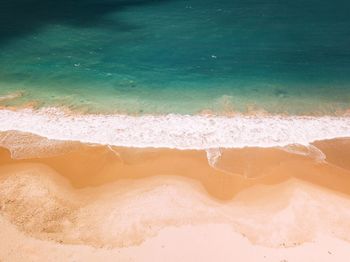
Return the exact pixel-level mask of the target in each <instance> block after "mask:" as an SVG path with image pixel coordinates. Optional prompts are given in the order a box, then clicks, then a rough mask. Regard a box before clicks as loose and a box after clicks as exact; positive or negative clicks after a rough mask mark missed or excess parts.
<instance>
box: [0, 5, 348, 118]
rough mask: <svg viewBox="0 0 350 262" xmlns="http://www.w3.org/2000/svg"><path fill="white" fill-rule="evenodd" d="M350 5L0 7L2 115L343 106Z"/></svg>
mask: <svg viewBox="0 0 350 262" xmlns="http://www.w3.org/2000/svg"><path fill="white" fill-rule="evenodd" d="M349 14H350V2H347V1H326V0H318V1H314V0H309V1H307V0H305V1H301V0H294V1H287V0H266V1H262V0H237V1H234V0H231V1H228V0H218V1H208V0H202V1H199V0H188V1H182V0H163V1H161V0H159V1H147V0H140V1H116V0H84V1H83V0H75V1H73V0H71V1H68V0H65V1H54V0H45V1H44V0H21V1H20V0H1V1H0V95H4V94H7V93H9V92H15V91H22V92H23V97H22V98H21V99H17V100H14V101H5V102H2V104H8V105H10V104H19V103H23V102H26V101H32V100H35V101H37V102H38V106H48V105H62V104H63V105H67V106H70V107H71V108H85V109H86V110H88V111H103V112H105V111H109V112H124V113H190V114H193V113H198V112H201V111H203V110H211V111H214V112H216V113H219V114H221V113H228V112H231V111H243V112H245V111H249V110H266V111H269V112H272V113H289V114H310V113H312V114H314V113H317V114H329V113H335V112H337V111H342V110H346V109H348V108H349V107H350V15H349Z"/></svg>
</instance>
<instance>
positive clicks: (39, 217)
mask: <svg viewBox="0 0 350 262" xmlns="http://www.w3.org/2000/svg"><path fill="white" fill-rule="evenodd" d="M14 141H15V143H14ZM0 143H1V146H2V148H0V261H349V257H350V243H349V241H350V197H349V195H350V168H349V163H350V153H347V152H350V142H349V140H348V139H337V140H330V141H318V142H315V143H314V145H315V146H316V147H317V148H318V149H320V150H321V151H322V152H323V153H324V154H325V156H323V155H322V153H321V152H319V151H318V150H317V149H315V148H313V147H310V148H305V147H302V146H293V147H290V148H283V149H281V148H266V149H261V148H245V149H225V150H221V157H220V159H218V161H217V163H216V164H215V166H214V167H211V166H210V165H209V164H208V160H207V155H206V152H205V151H195V150H193V151H189V150H188V151H179V150H170V149H142V150H141V149H131V148H117V147H108V146H99V145H85V144H80V143H77V142H74V143H72V142H60V141H49V140H47V139H45V138H40V137H36V136H33V135H29V134H24V133H18V132H7V133H0ZM28 149H30V150H28ZM291 152H293V153H291ZM324 157H325V159H324Z"/></svg>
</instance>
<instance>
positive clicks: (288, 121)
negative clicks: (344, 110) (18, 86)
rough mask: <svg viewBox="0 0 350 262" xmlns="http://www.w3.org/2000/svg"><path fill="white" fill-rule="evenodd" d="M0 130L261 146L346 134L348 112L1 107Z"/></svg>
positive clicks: (84, 138)
mask: <svg viewBox="0 0 350 262" xmlns="http://www.w3.org/2000/svg"><path fill="white" fill-rule="evenodd" d="M0 131H3V132H4V131H21V132H28V133H32V134H35V135H39V136H42V137H46V138H49V139H52V140H62V141H79V142H82V143H92V144H102V145H110V146H119V147H134V148H172V149H182V150H185V149H189V150H191V149H199V150H202V149H215V148H244V147H265V148H266V147H277V146H280V147H284V146H288V145H292V144H300V145H304V146H309V145H310V144H311V143H312V142H314V141H317V140H327V139H335V138H347V137H350V117H346V116H343V117H331V116H322V117H311V116H309V117H307V116H278V115H276V116H275V115H271V116H266V115H265V116H264V115H252V116H244V115H236V116H232V117H229V116H210V115H208V116H202V115H193V116H190V115H175V114H172V115H164V116H150V115H147V116H129V115H94V114H72V112H66V111H63V110H61V109H58V108H46V109H40V110H33V109H19V110H9V109H1V110H0Z"/></svg>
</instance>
